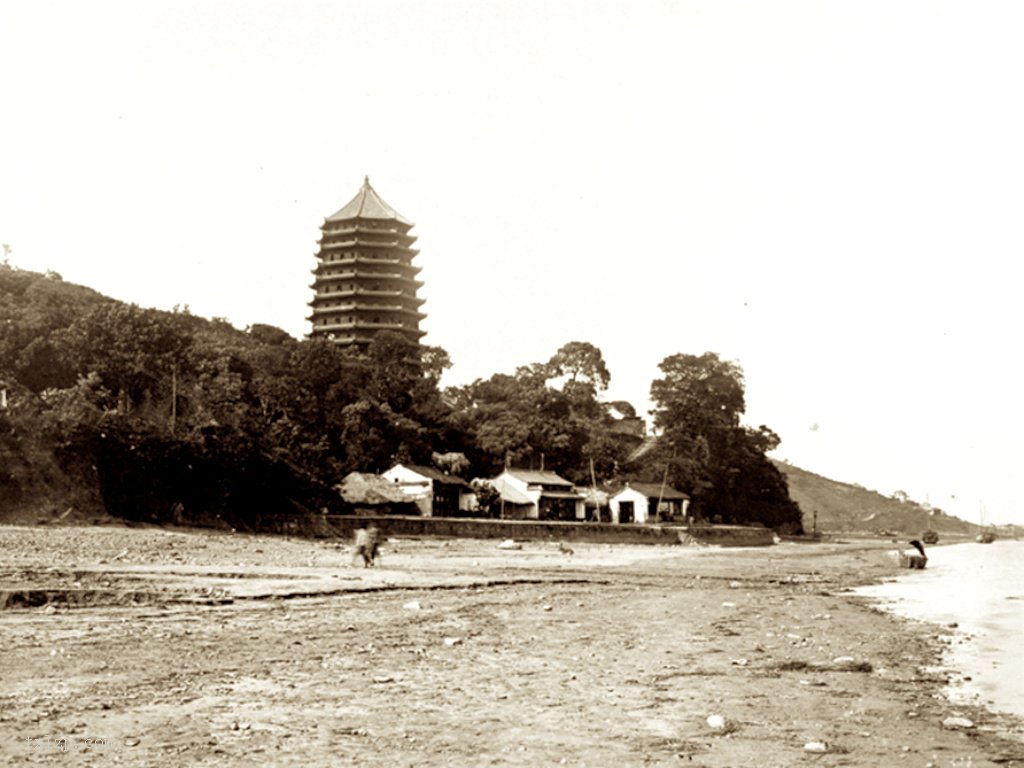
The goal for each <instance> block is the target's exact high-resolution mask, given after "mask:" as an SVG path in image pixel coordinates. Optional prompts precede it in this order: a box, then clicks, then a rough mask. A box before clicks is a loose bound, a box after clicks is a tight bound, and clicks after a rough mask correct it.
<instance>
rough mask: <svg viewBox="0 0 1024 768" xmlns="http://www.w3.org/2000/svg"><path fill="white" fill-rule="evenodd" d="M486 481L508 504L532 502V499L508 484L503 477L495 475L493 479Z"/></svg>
mask: <svg viewBox="0 0 1024 768" xmlns="http://www.w3.org/2000/svg"><path fill="white" fill-rule="evenodd" d="M486 482H487V483H488V484H489V485H490V486H491V487H492V488H493V489H494V490H496V491H497V492H498V494H499V495H500V496H501V498H502V499H503V500H504V501H506V502H508V503H509V504H533V499H531V498H530V497H529V496H527V495H526V494H525V493H523V492H522V491H521V490H519V489H518V488H516V487H515V486H514V485H512V484H510V483H509V482H508V480H506V479H505V478H503V477H496V478H494V479H493V480H487V481H486Z"/></svg>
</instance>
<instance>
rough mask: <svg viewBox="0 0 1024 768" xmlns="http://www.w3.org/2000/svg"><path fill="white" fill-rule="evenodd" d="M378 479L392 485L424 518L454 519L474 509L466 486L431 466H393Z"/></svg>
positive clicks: (473, 502) (474, 505)
mask: <svg viewBox="0 0 1024 768" xmlns="http://www.w3.org/2000/svg"><path fill="white" fill-rule="evenodd" d="M381 477H383V478H384V479H385V480H387V481H389V482H391V483H394V484H395V486H396V487H397V488H398V489H399V490H401V492H402V494H403V495H404V496H405V498H407V499H408V500H409V501H412V502H414V503H415V504H416V506H417V507H419V510H420V514H422V515H423V516H424V517H456V516H458V515H459V513H460V512H462V513H466V512H469V511H471V510H473V509H474V508H475V507H476V494H475V493H473V489H472V488H470V487H469V483H467V482H466V481H465V480H463V479H462V478H460V477H455V476H454V475H448V474H445V473H444V472H442V471H440V470H438V469H434V468H432V467H423V466H419V465H417V464H396V465H395V466H393V467H392V468H391V469H389V470H388V471H387V472H385V473H384V474H383V475H381Z"/></svg>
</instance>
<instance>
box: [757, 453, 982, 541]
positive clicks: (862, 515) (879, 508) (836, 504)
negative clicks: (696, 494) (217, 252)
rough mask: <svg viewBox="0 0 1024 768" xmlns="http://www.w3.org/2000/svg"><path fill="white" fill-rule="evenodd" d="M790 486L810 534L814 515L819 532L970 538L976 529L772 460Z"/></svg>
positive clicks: (935, 511) (937, 512) (909, 502)
mask: <svg viewBox="0 0 1024 768" xmlns="http://www.w3.org/2000/svg"><path fill="white" fill-rule="evenodd" d="M773 461H774V462H775V465H776V466H777V467H778V468H779V470H780V471H781V472H782V473H783V474H784V475H785V476H786V480H787V481H788V482H789V494H790V496H792V498H793V499H794V500H795V501H796V502H797V503H798V504H799V505H800V509H801V510H802V511H803V516H804V529H805V530H807V531H811V530H812V529H813V525H814V512H815V511H817V513H818V530H819V531H825V532H828V531H851V532H863V533H881V532H888V533H893V534H897V533H898V534H905V535H912V536H919V535H921V533H922V532H923V531H925V530H928V529H932V530H935V531H938V532H939V533H950V534H952V533H960V534H971V533H972V532H973V530H974V526H973V525H972V524H971V523H969V522H967V521H964V520H961V519H960V518H957V517H952V516H951V515H947V514H946V513H945V512H943V511H942V510H939V509H934V508H932V509H929V508H927V507H925V506H923V505H921V504H919V503H918V502H916V501H912V500H907V501H900V500H898V499H894V498H890V497H888V496H883V495H882V494H880V493H877V492H876V491H870V490H868V489H867V488H863V487H861V486H859V485H853V484H851V483H842V482H839V481H837V480H830V479H829V478H827V477H822V476H821V475H816V474H814V473H813V472H808V471H806V470H803V469H800V468H799V467H794V466H792V465H791V464H787V463H785V462H783V461H778V460H773Z"/></svg>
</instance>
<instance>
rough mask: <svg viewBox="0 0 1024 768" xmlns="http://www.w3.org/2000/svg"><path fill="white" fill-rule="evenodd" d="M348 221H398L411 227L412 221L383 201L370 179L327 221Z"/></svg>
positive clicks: (367, 178)
mask: <svg viewBox="0 0 1024 768" xmlns="http://www.w3.org/2000/svg"><path fill="white" fill-rule="evenodd" d="M348 219H384V220H392V221H397V222H399V223H400V224H405V225H406V226H409V227H411V226H412V225H413V224H412V222H411V221H409V220H408V219H406V218H405V217H403V216H402V215H401V214H400V213H399V212H398V211H396V210H395V209H394V208H392V207H391V206H390V205H388V204H387V203H385V202H384V201H383V200H381V198H380V195H378V194H377V191H376V190H375V189H374V188H373V187H371V186H370V177H369V176H367V177H365V178H364V179H363V187H362V189H360V190H359V192H358V193H357V194H356V196H355V197H353V198H352V199H351V200H350V201H349V202H348V204H347V205H346V206H345V207H344V208H342V209H341V210H340V211H338V212H337V213H335V214H333V215H331V216H328V217H327V221H346V220H348Z"/></svg>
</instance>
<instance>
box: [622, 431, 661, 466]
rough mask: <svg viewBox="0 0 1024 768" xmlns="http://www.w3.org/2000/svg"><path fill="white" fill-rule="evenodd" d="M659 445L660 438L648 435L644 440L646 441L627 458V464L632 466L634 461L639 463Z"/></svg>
mask: <svg viewBox="0 0 1024 768" xmlns="http://www.w3.org/2000/svg"><path fill="white" fill-rule="evenodd" d="M657 444H658V438H657V436H655V435H648V436H647V437H645V438H644V441H643V442H642V443H640V445H638V446H637V447H636V448H634V449H633V452H632V453H630V454H629V456H628V457H627V458H626V463H627V464H632V463H633V462H634V461H638V460H640V459H642V458H643V457H644V456H646V455H647V454H648V453H650V452H651V451H653V450H654V448H655V446H657Z"/></svg>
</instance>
